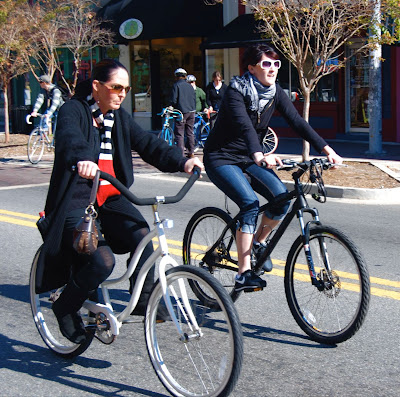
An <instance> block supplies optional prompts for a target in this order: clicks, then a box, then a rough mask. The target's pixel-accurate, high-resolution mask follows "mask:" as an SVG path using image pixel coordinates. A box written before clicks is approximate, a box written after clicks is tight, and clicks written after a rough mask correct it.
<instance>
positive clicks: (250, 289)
mask: <svg viewBox="0 0 400 397" xmlns="http://www.w3.org/2000/svg"><path fill="white" fill-rule="evenodd" d="M263 289H264V288H263V287H257V288H245V289H244V290H243V291H244V292H257V291H262V290H263Z"/></svg>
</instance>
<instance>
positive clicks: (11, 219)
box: [0, 209, 400, 300]
mask: <svg viewBox="0 0 400 397" xmlns="http://www.w3.org/2000/svg"><path fill="white" fill-rule="evenodd" d="M0 214H4V216H3V215H0V222H6V223H13V224H16V225H20V226H27V227H34V228H36V221H37V219H38V217H37V216H35V215H30V214H24V213H21V212H14V211H8V210H3V209H0ZM7 215H9V216H7ZM19 218H23V219H19ZM28 219H32V220H33V222H32V221H29V220H28ZM167 242H168V244H169V246H170V247H169V248H170V253H171V254H172V255H175V256H177V257H181V256H182V242H181V241H176V240H170V239H167ZM173 247H178V248H173ZM196 247H197V248H199V249H204V247H202V246H200V245H196ZM273 263H274V265H275V267H274V269H273V270H272V272H271V273H269V274H271V275H274V276H279V277H284V275H285V273H284V269H279V268H277V266H278V267H283V268H284V267H285V261H283V260H279V259H273ZM298 268H299V269H301V270H305V271H307V272H308V267H307V265H298ZM339 275H341V276H342V277H345V278H346V279H349V280H356V279H357V277H358V276H357V275H356V274H352V273H348V272H339ZM308 277H309V276H308V274H300V273H296V275H295V278H296V279H298V280H303V281H309V278H308ZM370 281H371V283H372V284H377V285H382V286H385V287H392V288H400V282H399V281H394V280H387V279H383V278H380V277H370ZM342 287H343V288H345V289H347V290H352V291H357V290H358V286H357V285H356V284H352V283H349V282H342ZM371 294H372V295H374V296H379V297H383V298H390V299H395V300H400V292H398V291H394V290H388V289H384V288H378V287H375V286H371Z"/></svg>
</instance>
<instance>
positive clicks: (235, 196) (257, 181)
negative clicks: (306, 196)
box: [206, 163, 290, 234]
mask: <svg viewBox="0 0 400 397" xmlns="http://www.w3.org/2000/svg"><path fill="white" fill-rule="evenodd" d="M206 171H207V175H208V177H209V178H210V180H211V182H213V183H214V184H215V185H216V186H217V187H218V188H219V189H220V190H222V191H223V192H224V193H225V194H226V195H227V196H228V197H229V198H230V199H231V200H232V201H234V202H235V203H236V204H237V205H238V207H239V209H240V212H239V218H238V224H237V225H236V227H237V229H240V230H241V231H242V232H243V233H250V234H254V233H255V231H256V226H257V215H258V209H259V206H260V204H259V200H258V197H257V195H256V193H255V192H257V193H258V194H260V195H261V196H263V197H264V198H265V199H267V200H268V202H274V200H275V198H276V197H278V196H279V195H282V194H284V193H286V192H287V189H286V186H285V185H284V184H283V183H282V181H281V180H280V179H279V177H278V176H277V175H276V174H275V172H274V171H272V170H270V169H267V168H262V167H259V166H258V165H257V164H255V163H249V164H238V165H221V166H219V167H216V168H212V167H206ZM289 205H290V202H289V201H288V202H286V203H285V204H284V205H283V206H281V207H275V208H272V209H271V210H269V211H265V213H264V214H265V216H266V217H267V218H269V219H273V220H281V219H282V218H283V217H284V216H285V214H286V212H287V211H288V209H289Z"/></svg>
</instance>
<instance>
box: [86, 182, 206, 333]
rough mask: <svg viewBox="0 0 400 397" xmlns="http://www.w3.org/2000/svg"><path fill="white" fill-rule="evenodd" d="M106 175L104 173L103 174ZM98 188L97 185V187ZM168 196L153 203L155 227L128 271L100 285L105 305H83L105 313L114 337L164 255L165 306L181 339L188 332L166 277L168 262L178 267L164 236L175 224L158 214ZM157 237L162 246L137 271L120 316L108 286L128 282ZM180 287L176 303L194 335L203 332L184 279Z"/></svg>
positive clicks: (90, 302) (160, 197)
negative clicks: (179, 295) (176, 310)
mask: <svg viewBox="0 0 400 397" xmlns="http://www.w3.org/2000/svg"><path fill="white" fill-rule="evenodd" d="M101 177H103V174H102V175H101ZM93 185H94V186H95V185H98V180H97V181H94V183H93ZM96 189H97V186H96ZM121 193H122V194H124V192H123V191H121ZM164 202H165V198H164V197H163V196H159V197H157V198H156V202H155V203H154V204H152V209H153V216H154V225H155V227H154V229H152V230H150V232H149V233H148V234H147V235H146V236H145V237H144V238H143V239H142V240H141V242H140V243H139V245H138V246H137V248H136V250H135V253H134V255H133V256H132V258H131V261H130V262H129V265H128V268H127V270H126V271H125V273H124V274H123V275H122V276H120V277H118V278H116V279H108V280H106V281H104V282H103V283H102V284H101V286H100V287H101V291H102V295H103V298H104V302H105V304H101V303H96V302H92V301H90V300H87V301H85V302H84V304H83V307H84V308H86V309H88V310H89V311H91V312H92V313H94V314H100V313H102V314H103V315H105V316H106V318H107V319H108V320H109V323H110V330H111V332H112V335H113V336H114V337H116V336H118V334H119V329H120V328H121V326H122V324H123V323H124V322H127V321H126V320H127V319H128V318H129V317H130V314H131V312H132V310H133V309H134V308H135V307H136V304H137V302H138V301H139V297H140V294H141V291H142V288H143V285H144V282H145V279H146V276H147V273H148V272H149V271H150V269H151V267H152V266H153V264H154V263H155V261H156V260H157V259H158V258H161V261H160V263H159V277H160V283H161V287H162V292H163V299H164V302H165V305H166V307H167V309H168V312H169V314H170V316H171V319H172V321H173V322H174V324H175V327H176V328H177V331H178V333H179V335H180V339H181V340H185V339H187V338H188V337H190V336H188V335H186V334H185V333H184V332H183V330H182V328H181V326H180V324H179V322H178V320H177V317H176V315H175V311H174V310H173V307H172V303H171V298H170V295H169V292H168V290H167V280H166V274H165V273H166V267H167V265H170V266H173V267H175V266H178V263H177V262H176V261H175V259H173V258H172V257H171V256H170V255H169V249H168V243H167V238H166V236H165V231H164V229H169V228H172V227H173V221H171V220H168V219H165V220H162V219H160V217H159V213H158V205H159V204H160V203H164ZM155 237H156V238H157V240H158V242H159V245H158V247H157V248H156V249H155V250H154V252H153V253H152V254H151V255H150V257H149V258H148V259H147V260H146V262H145V263H144V264H143V266H142V268H141V269H140V272H139V274H138V277H137V279H136V282H135V285H134V288H133V291H132V294H131V298H130V300H129V302H128V303H127V305H126V307H125V309H124V310H123V311H122V312H121V313H119V314H118V315H115V313H114V310H113V307H112V303H111V299H110V294H109V291H108V289H109V287H111V286H114V285H116V284H119V283H121V282H124V281H127V280H128V279H129V278H130V277H131V276H132V274H133V272H134V271H135V269H136V266H137V264H138V262H139V259H140V258H141V256H142V253H143V251H144V249H145V247H146V246H147V244H148V243H149V242H150V241H151V240H152V239H153V238H155ZM179 288H180V291H181V293H182V301H180V300H178V298H177V296H176V295H175V294H174V291H173V290H172V294H173V295H174V297H175V299H176V301H177V304H178V305H179V306H180V307H181V311H182V314H183V315H184V316H188V317H189V319H190V321H191V324H192V325H193V330H192V331H193V334H194V335H195V336H198V335H201V330H200V327H199V325H198V324H197V321H196V318H195V316H194V315H193V312H192V309H191V307H190V303H189V299H188V296H187V294H186V288H185V286H184V283H183V281H182V280H179Z"/></svg>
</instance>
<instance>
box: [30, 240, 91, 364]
mask: <svg viewBox="0 0 400 397" xmlns="http://www.w3.org/2000/svg"><path fill="white" fill-rule="evenodd" d="M40 251H41V248H39V250H38V251H37V252H36V255H35V257H34V259H33V263H32V267H31V274H30V278H29V292H30V303H31V310H32V315H33V319H34V321H35V325H36V328H37V330H38V332H39V334H40V336H41V338H42V339H43V342H44V343H45V344H46V345H47V347H48V348H49V349H50V350H52V351H53V352H54V353H55V354H57V355H58V356H62V357H64V358H73V357H76V356H78V355H80V354H82V353H83V352H84V351H85V350H86V349H87V348H88V347H89V345H90V343H91V342H92V340H93V333H92V332H89V333H88V335H87V338H86V340H85V342H83V343H82V344H76V343H73V342H70V341H69V340H68V339H67V338H65V337H64V336H63V335H62V334H61V331H60V329H59V327H58V322H57V319H56V317H55V315H54V313H53V310H52V308H51V307H52V304H53V302H54V301H55V300H56V299H57V297H58V296H59V295H60V293H61V292H62V290H63V287H62V288H59V289H54V290H51V291H49V292H45V293H40V294H38V293H36V274H37V270H38V259H39V255H40ZM84 310H85V309H81V313H82V312H83V311H84ZM86 314H87V311H86ZM87 317H88V316H87V315H86V318H87ZM82 318H83V316H82Z"/></svg>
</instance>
